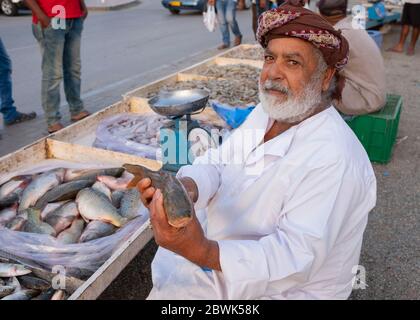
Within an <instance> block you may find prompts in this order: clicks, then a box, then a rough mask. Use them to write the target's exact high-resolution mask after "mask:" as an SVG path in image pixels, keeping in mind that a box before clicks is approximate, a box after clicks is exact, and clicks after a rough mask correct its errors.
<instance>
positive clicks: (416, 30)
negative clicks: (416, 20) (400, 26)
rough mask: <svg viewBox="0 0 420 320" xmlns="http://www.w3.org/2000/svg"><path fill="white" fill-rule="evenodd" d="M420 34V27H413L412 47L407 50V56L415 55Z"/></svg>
mask: <svg viewBox="0 0 420 320" xmlns="http://www.w3.org/2000/svg"><path fill="white" fill-rule="evenodd" d="M419 34H420V27H417V28H415V27H413V32H412V34H411V41H410V45H409V46H408V49H407V54H408V55H409V56H412V55H414V48H415V47H416V42H417V39H418V38H419Z"/></svg>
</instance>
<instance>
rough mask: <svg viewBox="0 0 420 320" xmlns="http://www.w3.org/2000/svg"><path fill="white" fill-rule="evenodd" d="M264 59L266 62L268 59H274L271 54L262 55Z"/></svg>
mask: <svg viewBox="0 0 420 320" xmlns="http://www.w3.org/2000/svg"><path fill="white" fill-rule="evenodd" d="M264 60H265V61H267V62H268V61H274V57H273V56H270V55H265V56H264Z"/></svg>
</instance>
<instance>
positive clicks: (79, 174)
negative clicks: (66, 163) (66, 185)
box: [64, 168, 124, 182]
mask: <svg viewBox="0 0 420 320" xmlns="http://www.w3.org/2000/svg"><path fill="white" fill-rule="evenodd" d="M123 171H124V169H123V168H108V169H67V170H66V173H65V175H64V181H65V182H68V181H73V180H91V181H93V182H95V180H96V177H97V176H102V175H107V176H113V177H119V176H121V174H122V173H123Z"/></svg>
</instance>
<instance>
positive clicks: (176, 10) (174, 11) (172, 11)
mask: <svg viewBox="0 0 420 320" xmlns="http://www.w3.org/2000/svg"><path fill="white" fill-rule="evenodd" d="M169 11H170V12H171V13H172V14H179V12H180V11H179V10H178V9H169Z"/></svg>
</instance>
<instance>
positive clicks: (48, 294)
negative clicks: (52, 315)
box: [32, 288, 55, 300]
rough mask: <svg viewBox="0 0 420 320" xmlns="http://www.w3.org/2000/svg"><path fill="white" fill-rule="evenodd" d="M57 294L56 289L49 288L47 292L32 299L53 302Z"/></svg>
mask: <svg viewBox="0 0 420 320" xmlns="http://www.w3.org/2000/svg"><path fill="white" fill-rule="evenodd" d="M54 293H55V289H53V288H49V289H47V290H46V291H44V292H42V293H41V294H40V295H38V296H36V297H35V298H32V300H51V298H52V296H53V295H54Z"/></svg>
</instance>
